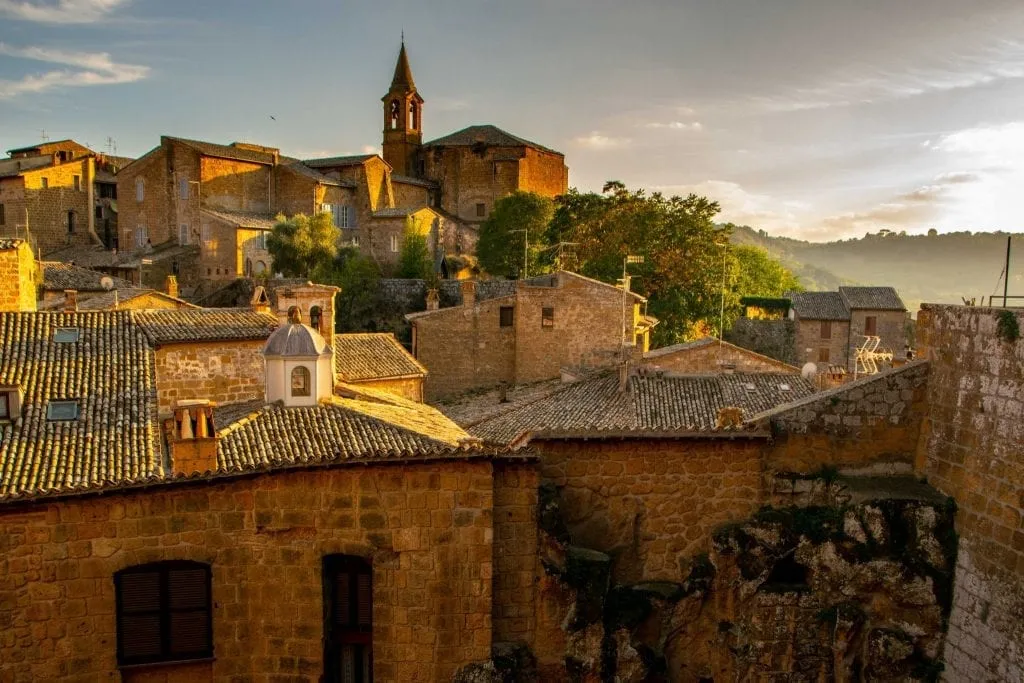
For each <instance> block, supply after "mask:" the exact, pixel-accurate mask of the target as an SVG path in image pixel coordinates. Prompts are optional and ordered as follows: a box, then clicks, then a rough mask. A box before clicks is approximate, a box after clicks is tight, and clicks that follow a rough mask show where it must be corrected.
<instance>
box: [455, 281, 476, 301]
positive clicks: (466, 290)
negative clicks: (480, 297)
mask: <svg viewBox="0 0 1024 683" xmlns="http://www.w3.org/2000/svg"><path fill="white" fill-rule="evenodd" d="M459 289H460V290H461V292H462V305H463V306H475V305H476V280H462V281H461V282H459Z"/></svg>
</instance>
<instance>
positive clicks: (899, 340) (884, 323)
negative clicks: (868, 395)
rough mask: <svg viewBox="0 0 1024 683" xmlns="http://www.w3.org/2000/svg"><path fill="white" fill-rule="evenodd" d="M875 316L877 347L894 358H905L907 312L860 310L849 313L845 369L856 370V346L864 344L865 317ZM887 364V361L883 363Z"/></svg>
mask: <svg viewBox="0 0 1024 683" xmlns="http://www.w3.org/2000/svg"><path fill="white" fill-rule="evenodd" d="M868 316H873V317H874V318H875V335H876V336H878V337H880V339H881V341H880V343H879V346H878V349H879V350H880V351H881V350H883V349H884V350H886V351H891V352H892V353H893V357H894V358H898V359H903V358H906V346H907V313H906V312H904V311H862V310H853V311H851V313H850V342H849V343H850V347H849V356H850V360H849V362H848V363H847V367H846V369H847V370H848V371H849V372H853V371H854V370H856V369H857V368H856V365H857V348H858V347H860V346H861V345H863V344H864V327H865V324H866V323H865V319H866V318H867V317H868ZM885 365H886V366H887V365H888V363H885Z"/></svg>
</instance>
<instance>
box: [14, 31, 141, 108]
mask: <svg viewBox="0 0 1024 683" xmlns="http://www.w3.org/2000/svg"><path fill="white" fill-rule="evenodd" d="M0 55H7V56H8V57H16V58H19V59H27V60H32V61H37V62H47V63H50V64H61V65H64V66H67V67H73V68H70V69H55V70H52V71H47V72H44V73H41V74H29V75H26V76H24V77H22V78H21V79H19V80H0V99H10V98H13V97H17V96H19V95H24V94H28V93H40V92H44V91H46V90H52V89H54V88H60V87H86V86H94V85H114V84H119V83H133V82H135V81H140V80H142V79H144V78H146V77H147V76H148V75H149V72H150V69H149V67H148V66H141V65H137V64H119V63H117V62H115V61H113V60H112V59H111V58H110V54H109V53H106V52H69V51H65V50H51V49H49V48H43V47H23V48H16V47H11V46H9V45H5V44H3V43H0Z"/></svg>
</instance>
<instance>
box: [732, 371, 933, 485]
mask: <svg viewBox="0 0 1024 683" xmlns="http://www.w3.org/2000/svg"><path fill="white" fill-rule="evenodd" d="M927 383H928V364H927V363H912V364H909V365H905V366H903V367H901V368H896V369H893V370H887V371H884V372H881V373H879V374H877V375H873V376H871V377H865V378H863V379H859V380H857V381H854V382H850V383H849V384H844V385H842V386H840V387H837V388H835V389H830V390H828V391H823V392H820V393H817V394H814V395H813V396H811V397H809V398H807V399H804V400H803V401H800V402H798V403H796V404H794V405H793V406H791V407H787V408H786V409H785V410H780V411H773V412H771V413H769V416H770V417H769V418H766V419H770V422H771V427H772V433H773V435H774V439H775V441H774V444H773V445H772V447H771V448H770V449H769V450H768V460H767V466H768V467H769V468H770V469H772V470H777V471H785V472H799V473H805V474H806V473H811V472H814V471H816V470H819V469H821V468H822V467H824V466H826V465H830V466H835V467H851V466H864V465H872V464H884V463H900V464H902V465H905V466H909V465H911V464H912V463H913V462H914V458H915V455H916V453H917V444H918V437H919V435H920V433H921V424H922V421H923V420H924V417H925V414H926V412H927V405H926V403H925V400H926V396H927ZM747 417H748V418H750V417H752V416H747Z"/></svg>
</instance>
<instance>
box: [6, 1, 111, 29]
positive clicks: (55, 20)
mask: <svg viewBox="0 0 1024 683" xmlns="http://www.w3.org/2000/svg"><path fill="white" fill-rule="evenodd" d="M129 2H131V0H55V1H43V2H39V1H38V0H37V1H30V0H20V1H19V0H0V16H6V17H11V18H13V19H21V20H23V21H36V22H41V23H46V24H91V23H93V22H96V21H99V20H101V19H104V18H105V17H107V16H108V15H109V14H110V13H111V12H113V11H114V10H116V9H118V8H119V7H121V6H122V5H126V4H128V3H129Z"/></svg>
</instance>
